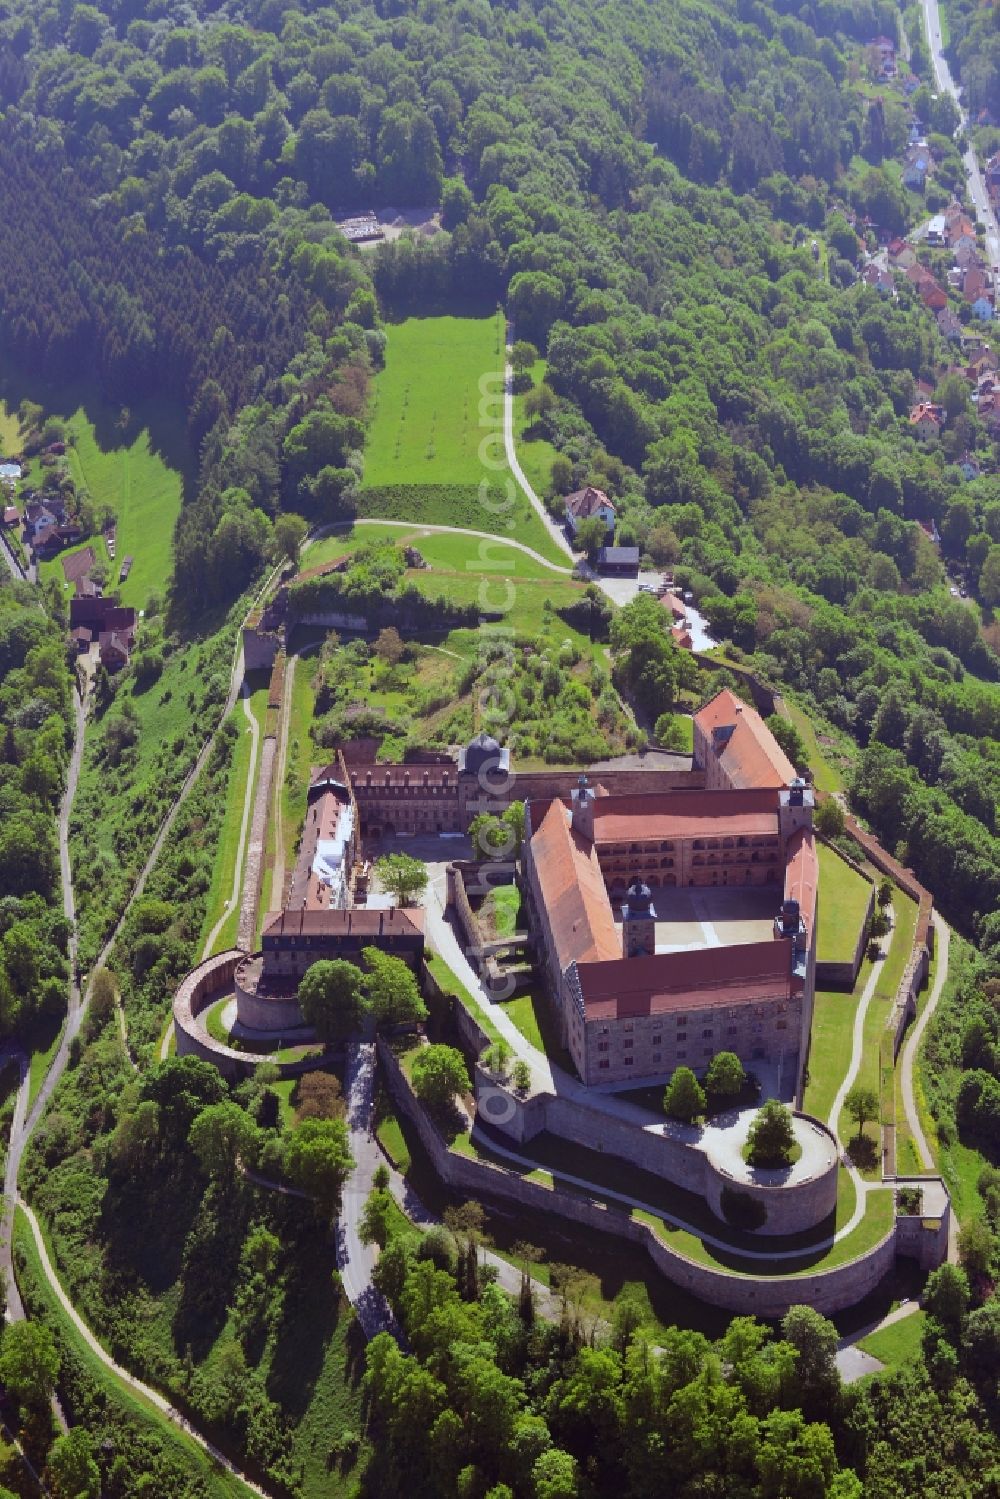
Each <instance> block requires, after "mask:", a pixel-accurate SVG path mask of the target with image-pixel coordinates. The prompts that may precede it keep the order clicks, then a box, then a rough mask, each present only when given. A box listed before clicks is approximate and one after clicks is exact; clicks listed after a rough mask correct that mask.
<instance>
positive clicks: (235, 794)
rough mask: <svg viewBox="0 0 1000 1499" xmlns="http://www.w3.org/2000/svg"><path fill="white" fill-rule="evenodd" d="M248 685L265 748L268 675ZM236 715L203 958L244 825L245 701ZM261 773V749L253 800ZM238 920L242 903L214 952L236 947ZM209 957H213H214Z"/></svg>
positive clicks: (249, 743) (228, 890)
mask: <svg viewBox="0 0 1000 1499" xmlns="http://www.w3.org/2000/svg"><path fill="white" fill-rule="evenodd" d="M247 685H248V686H249V687H250V688H251V693H250V699H249V708H250V712H251V713H252V714H253V716H254V718H255V719H256V720H257V727H258V730H259V734H260V740H259V744H260V745H261V746H262V745H263V735H264V715H265V713H266V711H267V673H266V672H258V673H255V674H254V676H253V677H252V678H248V680H247ZM233 714H234V719H233V721H234V723H235V724H236V725H237V727H238V729H239V738H238V739H237V741H236V749H235V752H234V754H233V760H232V766H231V769H230V772H229V786H228V789H227V792H226V810H225V814H224V816H223V821H222V836H221V838H220V840H219V846H218V849H217V851H216V856H215V863H214V866H213V869H212V884H211V886H210V887H209V892H208V901H207V904H206V907H205V920H204V921H203V923H202V928H201V936H200V938H199V947H198V954H199V957H200V956H201V951H202V947H203V946H204V943H205V941H206V939H207V938H208V934H209V933H210V932H211V930H212V928H213V927H214V926H215V924H216V922H217V921H218V920H219V918H220V917H221V915H222V913H223V910H224V909H225V903H226V901H228V900H229V899H230V897H231V895H232V891H233V878H234V875H235V873H236V860H237V856H238V854H239V852H240V849H239V840H240V828H241V827H242V823H243V803H244V798H245V796H246V789H247V777H248V776H249V774H250V754H251V750H252V748H253V736H252V735H251V732H250V725H249V724H248V723H247V720H246V714H245V713H244V710H243V702H242V700H238V701H237V703H236V707H235V708H234V709H233ZM259 770H260V748H258V752H257V759H256V763H255V765H254V778H253V787H252V788H251V792H250V794H251V797H253V795H254V794H255V790H256V785H257V775H258V772H259ZM251 816H252V813H251ZM247 834H248V837H249V823H248V825H247ZM239 919H240V912H239V904H238V903H237V904H236V905H234V906H233V908H232V910H231V911H230V913H229V917H228V919H227V921H226V923H225V925H224V926H223V928H222V930H221V931H220V932H219V935H218V936H217V937H216V939H215V943H214V944H213V951H214V952H225V951H226V950H227V948H230V947H233V946H235V943H236V934H237V931H238V928H239ZM207 956H211V954H208V955H207Z"/></svg>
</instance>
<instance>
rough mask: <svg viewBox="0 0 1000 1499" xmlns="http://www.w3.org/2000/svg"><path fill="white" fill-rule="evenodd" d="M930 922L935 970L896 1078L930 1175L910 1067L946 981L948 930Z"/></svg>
mask: <svg viewBox="0 0 1000 1499" xmlns="http://www.w3.org/2000/svg"><path fill="white" fill-rule="evenodd" d="M931 919H932V921H933V922H934V933H935V943H936V946H937V968H936V969H935V973H934V983H933V985H932V986H931V992H930V994H928V996H927V1000H926V1002H925V1004H924V1005H923V1007H922V1008H921V1010H920V1013H919V1015H918V1016H917V1019H916V1021H915V1023H914V1025H913V1026H912V1027H911V1030H910V1034H909V1035H908V1036H907V1038H906V1041H905V1043H904V1045H903V1054H902V1057H901V1058H900V1074H899V1082H900V1090H901V1092H902V1095H903V1110H904V1112H905V1114H906V1123H907V1125H908V1126H909V1130H910V1134H911V1135H912V1136H913V1143H914V1145H915V1147H916V1151H917V1155H918V1156H919V1157H920V1164H921V1166H922V1167H923V1168H924V1170H925V1171H933V1169H934V1155H933V1153H932V1151H931V1148H930V1145H929V1144H928V1143H927V1136H926V1135H925V1134H924V1127H923V1124H922V1123H921V1121H920V1111H919V1109H918V1108H917V1103H916V1099H915V1097H914V1093H913V1067H914V1064H915V1062H916V1059H917V1053H918V1052H919V1050H920V1042H921V1041H922V1040H923V1035H924V1031H925V1030H926V1029H927V1025H928V1022H929V1021H930V1018H931V1016H932V1015H933V1014H934V1011H935V1009H936V1008H937V1003H938V1000H939V999H940V998H941V991H942V990H943V989H944V986H945V980H946V979H947V977H948V949H949V946H950V943H951V929H950V928H949V926H948V924H947V922H945V921H942V919H941V917H940V916H939V915H938V914H937V912H936V911H935V912H934V915H933V917H932V918H931ZM952 1216H954V1208H952Z"/></svg>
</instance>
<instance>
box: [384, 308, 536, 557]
mask: <svg viewBox="0 0 1000 1499" xmlns="http://www.w3.org/2000/svg"><path fill="white" fill-rule="evenodd" d="M387 334H388V344H387V347H386V358H385V368H384V369H383V370H381V371H380V372H379V374H378V376H377V377H376V380H375V395H374V409H373V417H372V422H371V426H370V428H369V432H368V439H367V443H366V446H365V474H364V481H363V483H362V487H361V495H360V505H361V508H362V510H363V511H364V512H365V514H366V515H368V516H384V517H386V518H389V519H394V520H413V521H423V522H424V523H428V524H435V525H451V526H461V527H466V528H468V529H471V530H478V531H491V532H496V533H497V534H504V533H516V535H517V538H518V540H519V541H523V542H525V543H526V544H527V545H528V546H531V547H533V548H534V549H535V550H536V551H538V552H540V553H541V554H542V555H543V556H545V557H549V558H551V559H552V560H553V561H555V562H560V563H562V564H565V563H566V557H565V554H563V553H561V552H560V551H559V549H558V548H557V547H556V545H555V543H554V542H553V541H552V539H551V538H550V536H549V534H548V532H547V531H546V529H545V527H544V525H543V524H542V521H541V520H540V518H539V517H538V515H537V514H536V512H535V510H534V509H533V507H532V506H531V504H530V503H529V501H528V499H527V498H526V496H524V495H523V494H521V492H520V490H516V489H515V488H514V486H513V479H512V478H511V477H510V473H509V470H508V468H507V463H506V457H505V453H504V443H503V367H504V348H503V338H504V325H503V318H502V316H501V315H500V314H499V313H497V314H495V315H493V316H491V317H484V318H469V317H426V318H415V317H411V318H407V319H405V321H403V322H400V323H395V324H392V325H390V327H389V328H388V329H387ZM545 446H547V445H545ZM528 447H529V460H528V461H529V464H530V465H531V466H532V469H533V472H534V474H535V477H537V478H538V480H539V483H540V484H542V487H543V488H544V487H545V477H546V476H545V473H544V469H545V465H546V463H547V462H549V463H550V462H551V458H550V457H549V458H547V457H546V455H545V454H542V453H538V452H531V451H530V450H531V449H532V448H533V447H534V445H533V444H529V445H528ZM536 460H537V461H536ZM530 477H531V475H530V474H529V478H530ZM484 481H485V483H486V484H487V486H488V490H489V495H488V496H487V499H486V500H485V501H484V499H483V498H482V497H481V495H480V485H481V484H482V483H483V482H484ZM490 496H492V499H491V498H490ZM498 496H499V500H500V503H499V505H494V504H493V502H492V500H493V499H495V498H497V497H498ZM508 500H509V503H508Z"/></svg>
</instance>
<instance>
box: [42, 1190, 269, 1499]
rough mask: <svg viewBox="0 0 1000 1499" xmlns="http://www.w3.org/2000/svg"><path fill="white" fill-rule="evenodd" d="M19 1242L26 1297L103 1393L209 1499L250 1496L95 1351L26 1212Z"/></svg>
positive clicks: (122, 1415)
mask: <svg viewBox="0 0 1000 1499" xmlns="http://www.w3.org/2000/svg"><path fill="white" fill-rule="evenodd" d="M14 1243H15V1248H16V1252H17V1255H18V1258H19V1260H20V1258H21V1257H22V1256H23V1265H24V1268H23V1269H21V1270H19V1271H18V1282H19V1284H20V1286H21V1291H22V1295H24V1297H25V1300H26V1301H27V1303H28V1305H29V1307H30V1308H31V1309H32V1311H33V1312H34V1313H36V1314H37V1313H38V1312H39V1311H40V1313H41V1315H42V1317H43V1319H44V1321H45V1322H46V1323H48V1325H49V1326H50V1327H51V1328H52V1329H53V1331H54V1332H55V1334H56V1337H57V1339H58V1341H59V1343H60V1344H61V1346H62V1347H63V1348H65V1349H66V1350H67V1351H68V1352H69V1353H70V1354H71V1355H72V1356H73V1357H74V1358H75V1359H76V1360H78V1361H79V1363H80V1364H81V1365H82V1366H83V1369H84V1371H85V1373H86V1376H87V1378H88V1380H90V1381H91V1382H92V1383H93V1385H94V1386H95V1388H96V1390H97V1391H98V1392H99V1394H100V1396H102V1397H103V1398H104V1399H105V1400H107V1401H108V1402H109V1404H110V1405H111V1406H112V1407H113V1408H114V1409H115V1410H116V1411H117V1413H118V1414H119V1415H120V1416H121V1417H124V1418H125V1419H126V1420H128V1421H129V1422H130V1423H134V1424H135V1425H136V1427H137V1428H138V1429H139V1430H140V1431H142V1430H144V1429H145V1430H146V1431H148V1432H149V1433H150V1435H153V1434H155V1436H156V1437H157V1438H158V1440H159V1441H160V1442H162V1443H163V1445H164V1447H165V1449H166V1451H167V1453H168V1454H169V1456H170V1457H171V1458H172V1459H173V1461H174V1462H176V1463H178V1464H180V1465H182V1466H183V1468H184V1470H185V1472H186V1474H187V1475H188V1481H189V1482H190V1483H191V1485H192V1486H195V1487H197V1491H198V1492H199V1493H200V1494H204V1495H205V1496H206V1499H232V1496H233V1495H243V1494H246V1495H249V1493H250V1490H249V1489H248V1488H246V1486H245V1485H244V1484H242V1483H241V1482H240V1481H239V1479H237V1478H235V1477H233V1476H232V1474H229V1473H225V1472H224V1471H223V1470H221V1469H220V1468H219V1467H218V1466H217V1464H216V1463H214V1462H213V1461H212V1459H211V1458H210V1457H209V1456H208V1454H207V1453H205V1452H203V1451H202V1449H201V1448H200V1447H199V1446H198V1445H197V1444H196V1443H195V1442H192V1441H191V1440H190V1438H188V1437H186V1436H184V1434H183V1433H182V1432H181V1431H179V1430H178V1428H177V1427H176V1426H174V1424H173V1423H172V1422H171V1421H168V1420H167V1419H166V1417H165V1416H163V1415H161V1414H160V1412H159V1411H158V1410H156V1408H155V1407H154V1406H152V1405H150V1404H149V1402H148V1401H147V1400H145V1399H144V1398H143V1397H142V1396H141V1395H138V1394H136V1393H135V1392H134V1391H132V1390H130V1389H128V1388H127V1386H125V1385H124V1384H122V1383H121V1382H120V1381H119V1380H118V1379H116V1378H115V1377H114V1375H113V1374H111V1372H110V1371H109V1370H108V1369H107V1368H106V1367H105V1366H104V1364H102V1363H101V1361H100V1360H99V1359H98V1358H97V1357H96V1355H95V1354H94V1353H93V1352H92V1351H91V1349H90V1348H89V1347H88V1345H87V1344H86V1343H85V1342H84V1340H83V1338H82V1337H81V1336H80V1334H79V1332H78V1331H77V1329H76V1328H75V1327H74V1325H73V1324H72V1322H70V1320H69V1318H68V1317H67V1316H66V1314H65V1312H64V1311H63V1309H62V1307H61V1306H60V1305H59V1303H58V1301H57V1300H56V1298H55V1296H54V1295H53V1293H52V1291H51V1289H50V1288H49V1284H48V1281H47V1280H46V1279H45V1276H44V1273H43V1271H42V1264H41V1260H40V1258H39V1255H38V1250H37V1248H36V1245H35V1239H34V1235H33V1234H32V1232H31V1229H30V1228H29V1227H28V1221H27V1219H26V1218H25V1216H24V1213H23V1212H21V1211H20V1210H18V1211H17V1213H16V1215H15V1220H14Z"/></svg>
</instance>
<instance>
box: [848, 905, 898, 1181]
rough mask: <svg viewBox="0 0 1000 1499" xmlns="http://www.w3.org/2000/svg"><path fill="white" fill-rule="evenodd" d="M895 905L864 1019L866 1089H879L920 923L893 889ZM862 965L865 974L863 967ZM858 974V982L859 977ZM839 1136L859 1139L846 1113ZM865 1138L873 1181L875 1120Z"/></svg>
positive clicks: (861, 1079) (864, 1166) (865, 1169)
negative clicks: (882, 1056)
mask: <svg viewBox="0 0 1000 1499" xmlns="http://www.w3.org/2000/svg"><path fill="white" fill-rule="evenodd" d="M892 905H893V911H894V913H895V923H896V924H895V926H894V927H893V930H892V939H891V942H890V945H889V955H888V957H887V958H886V960H885V963H884V965H883V967H882V972H881V975H880V976H879V981H878V983H877V985H876V987H875V993H874V994H873V995H872V999H871V1003H870V1005H869V1006H868V1013H867V1015H866V1016H865V1033H864V1043H863V1049H862V1054H861V1066H860V1068H859V1070H858V1076H857V1082H858V1083H859V1084H861V1085H862V1086H863V1087H866V1088H874V1089H875V1090H876V1091H878V1090H879V1081H880V1079H879V1047H880V1045H881V1041H882V1035H883V1033H884V1031H885V1027H886V1023H887V1021H888V1019H889V1014H890V1011H891V1008H892V1002H893V1000H894V999H895V997H896V990H897V989H898V988H899V982H900V979H901V978H902V976H903V969H904V968H905V966H906V963H907V960H908V959H909V956H910V952H911V950H912V946H913V932H914V929H915V927H916V924H917V904H916V901H912V900H910V899H909V897H908V896H905V895H904V894H903V893H902V891H901V890H896V889H894V890H893V893H892ZM865 967H867V965H863V968H862V975H863V973H864V968H865ZM862 975H859V981H860V977H861V976H862ZM837 1133H838V1134H839V1135H840V1138H841V1139H842V1140H844V1141H845V1142H846V1141H849V1140H851V1139H854V1138H856V1136H857V1128H856V1126H855V1125H854V1124H853V1122H852V1121H851V1120H850V1119H849V1117H848V1115H847V1113H846V1111H845V1110H842V1111H841V1115H840V1119H839V1120H838V1128H837ZM864 1135H865V1139H866V1140H867V1141H868V1142H869V1144H868V1160H867V1161H865V1162H859V1165H860V1169H861V1170H862V1173H863V1175H864V1176H865V1177H866V1178H867V1179H869V1180H874V1179H875V1178H876V1177H877V1176H878V1175H879V1173H880V1171H881V1161H880V1159H879V1139H880V1131H879V1126H878V1123H877V1122H875V1121H873V1122H872V1123H870V1124H866V1125H865V1130H864Z"/></svg>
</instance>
